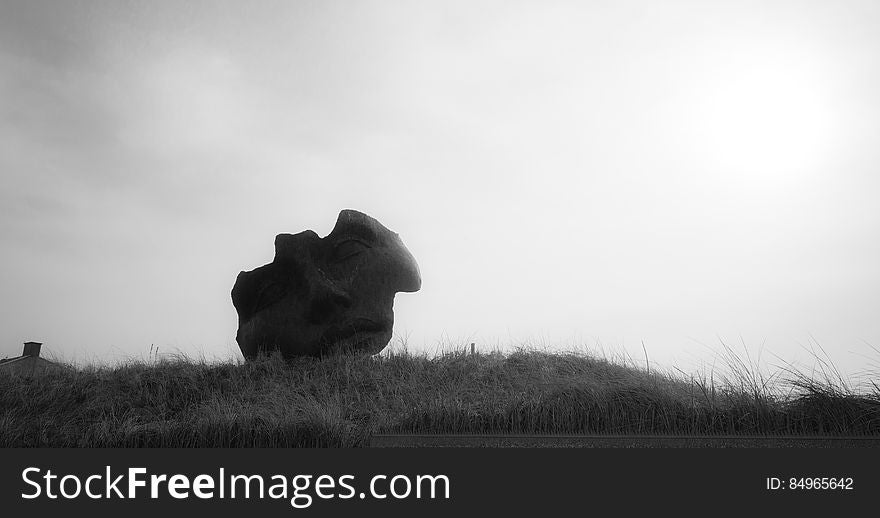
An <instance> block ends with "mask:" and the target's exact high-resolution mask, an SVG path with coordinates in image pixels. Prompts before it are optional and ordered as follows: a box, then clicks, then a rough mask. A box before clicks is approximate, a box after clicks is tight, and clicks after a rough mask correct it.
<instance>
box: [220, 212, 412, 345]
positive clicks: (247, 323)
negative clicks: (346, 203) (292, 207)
mask: <svg viewBox="0 0 880 518" xmlns="http://www.w3.org/2000/svg"><path fill="white" fill-rule="evenodd" d="M421 284H422V280H421V275H420V274H419V267H418V265H417V264H416V261H415V259H414V258H413V256H412V254H410V252H409V250H407V249H406V247H405V246H404V245H403V242H402V241H401V240H400V237H399V236H398V235H397V234H395V233H394V232H391V231H390V230H388V229H387V228H385V227H384V226H383V225H382V224H381V223H379V222H378V221H376V220H375V219H373V218H371V217H370V216H367V215H366V214H363V213H361V212H358V211H355V210H343V211H342V212H340V213H339V218H338V219H337V220H336V226H335V227H334V228H333V231H332V232H330V234H328V235H327V236H326V237H324V238H320V237H318V235H317V234H316V233H315V232H313V231H311V230H306V231H304V232H300V233H299V234H279V235H278V236H276V237H275V259H274V260H273V261H272V262H271V263H269V264H267V265H264V266H261V267H259V268H257V269H255V270H251V271H249V272H241V273H239V274H238V278H237V279H236V280H235V285H234V286H233V288H232V304H233V305H234V306H235V310H236V311H237V312H238V334H237V335H236V340H237V341H238V345H239V347H240V348H241V352H242V354H244V357H245V358H247V359H253V358H254V357H256V356H257V354H259V353H261V352H263V353H269V352H271V351H273V350H278V351H280V352H281V354H282V355H283V356H284V357H285V358H291V357H294V356H303V355H309V356H320V355H322V354H325V353H327V352H330V351H332V350H356V351H359V352H363V353H366V354H376V353H378V352H379V351H381V350H382V349H384V348H385V346H386V345H388V342H389V341H390V340H391V329H392V326H393V324H394V294H395V293H397V292H399V291H404V292H413V291H418V290H419V288H420V287H421Z"/></svg>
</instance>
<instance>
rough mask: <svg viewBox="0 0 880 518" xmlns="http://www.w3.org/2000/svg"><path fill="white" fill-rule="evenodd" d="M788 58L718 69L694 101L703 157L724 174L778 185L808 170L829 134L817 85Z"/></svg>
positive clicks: (823, 98) (819, 157)
mask: <svg viewBox="0 0 880 518" xmlns="http://www.w3.org/2000/svg"><path fill="white" fill-rule="evenodd" d="M804 69H805V67H798V63H794V62H792V60H786V59H775V60H772V61H771V60H767V61H766V62H760V61H758V62H750V63H747V64H743V65H741V66H736V67H732V68H730V69H727V70H725V73H724V74H720V75H721V76H722V77H723V80H716V81H714V82H713V83H710V85H708V86H709V88H707V91H706V92H705V95H703V96H702V98H701V102H699V103H698V109H699V112H698V114H697V119H698V124H699V127H698V131H700V133H701V136H702V139H703V141H704V144H705V146H706V148H705V151H706V153H707V155H708V159H709V160H710V162H711V163H712V164H713V166H715V167H717V168H718V170H720V171H724V172H725V173H726V174H734V175H737V176H738V177H740V178H742V179H745V180H748V179H751V180H752V181H755V182H757V181H760V182H761V183H762V185H764V186H767V187H782V186H784V185H786V184H788V183H789V182H791V181H794V180H796V179H799V178H803V177H804V176H805V175H810V174H811V173H814V172H815V171H816V169H817V166H819V165H820V164H821V163H822V162H823V161H824V159H825V158H826V157H827V155H828V153H829V147H830V144H831V142H830V139H831V138H832V136H833V134H834V130H833V128H832V122H833V121H832V117H831V116H830V109H829V107H828V100H827V98H826V96H825V95H824V94H823V85H822V84H821V82H820V81H818V80H817V78H816V77H815V76H813V75H812V74H809V73H806V72H805V70H804Z"/></svg>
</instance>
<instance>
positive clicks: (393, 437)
mask: <svg viewBox="0 0 880 518" xmlns="http://www.w3.org/2000/svg"><path fill="white" fill-rule="evenodd" d="M370 446H373V447H380V448H389V447H405V448H415V447H480V448H482V447H494V448H498V447H502V448H503V447H511V448H880V436H854V437H835V436H811V437H805V436H763V435H759V436H738V435H724V436H720V435H716V436H687V435H442V434H440V435H434V434H378V435H373V437H372V439H371V441H370Z"/></svg>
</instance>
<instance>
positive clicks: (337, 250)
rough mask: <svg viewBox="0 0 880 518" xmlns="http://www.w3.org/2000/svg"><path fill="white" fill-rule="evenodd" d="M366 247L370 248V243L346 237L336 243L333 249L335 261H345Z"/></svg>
mask: <svg viewBox="0 0 880 518" xmlns="http://www.w3.org/2000/svg"><path fill="white" fill-rule="evenodd" d="M368 248H371V247H370V245H368V244H366V243H364V242H363V241H361V240H360V239H346V240H344V241H340V242H339V243H337V244H336V246H335V247H334V249H333V256H334V257H335V258H336V260H337V261H345V260H346V259H349V258H351V257H354V256H356V255H358V254H360V253H361V252H363V251H364V250H366V249H368Z"/></svg>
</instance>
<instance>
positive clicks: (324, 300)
mask: <svg viewBox="0 0 880 518" xmlns="http://www.w3.org/2000/svg"><path fill="white" fill-rule="evenodd" d="M352 303H353V301H352V298H351V296H350V295H349V294H348V293H347V292H346V291H345V290H343V289H341V288H340V287H339V286H337V285H336V284H334V283H333V281H330V280H329V279H321V280H319V281H317V282H316V283H315V284H314V285H313V292H312V301H311V305H310V308H309V313H308V319H309V321H310V322H312V323H315V324H317V323H323V322H327V321H329V320H332V319H333V318H334V317H335V316H336V315H337V314H338V313H339V312H341V311H343V310H345V309H348V308H350V307H351V306H352Z"/></svg>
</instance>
